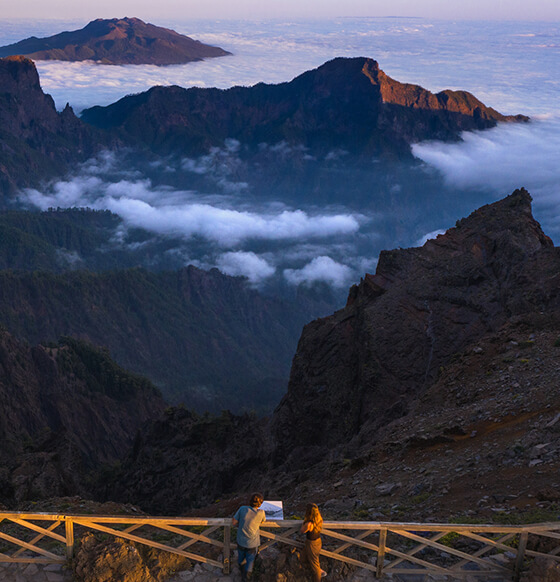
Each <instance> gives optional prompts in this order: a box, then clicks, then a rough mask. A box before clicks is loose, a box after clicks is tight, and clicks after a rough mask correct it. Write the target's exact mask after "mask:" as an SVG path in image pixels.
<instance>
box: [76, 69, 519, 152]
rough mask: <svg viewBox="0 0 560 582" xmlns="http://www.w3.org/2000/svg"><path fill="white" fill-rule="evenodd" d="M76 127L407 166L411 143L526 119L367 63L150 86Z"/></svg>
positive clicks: (163, 146)
mask: <svg viewBox="0 0 560 582" xmlns="http://www.w3.org/2000/svg"><path fill="white" fill-rule="evenodd" d="M82 119H84V121H87V122H88V123H91V124H92V125H95V126H97V127H101V128H118V129H119V131H121V132H122V134H123V135H128V137H129V139H131V140H133V141H135V142H137V143H138V142H140V143H145V144H147V145H148V146H150V147H151V148H153V149H154V150H156V151H159V152H163V153H168V152H170V151H173V150H177V149H179V148H180V149H182V150H184V151H187V152H190V153H197V152H202V151H205V150H206V149H208V148H209V147H211V146H218V145H219V146H221V145H223V143H224V140H225V139H227V138H234V139H236V140H239V141H240V142H241V143H242V144H244V145H248V146H250V147H251V146H252V147H257V148H258V145H259V144H262V143H268V144H273V143H277V142H280V141H285V142H287V143H289V144H297V145H299V146H304V147H307V148H309V149H310V150H311V151H312V152H313V153H317V152H319V153H320V152H329V151H332V149H333V148H343V149H344V150H345V151H348V152H349V153H351V154H355V155H367V156H371V155H384V156H388V157H394V156H398V157H400V156H404V157H405V158H407V157H408V158H411V157H412V156H411V153H410V144H411V143H412V142H416V141H420V140H423V139H443V140H458V139H460V133H461V131H465V130H472V129H486V128H489V127H493V126H495V125H496V123H497V122H499V121H526V120H527V119H528V118H527V117H524V116H516V117H513V116H509V117H508V116H504V115H501V114H500V113H498V112H497V111H494V110H493V109H491V108H489V107H486V106H485V105H484V104H483V103H481V102H480V101H479V100H478V99H476V98H475V97H474V96H473V95H471V94H470V93H467V92H461V91H458V92H454V91H444V92H442V93H438V94H432V93H430V92H429V91H427V90H426V89H423V88H422V87H419V86H418V85H408V84H403V83H399V82H398V81H395V80H394V79H391V78H390V77H388V76H387V75H386V74H385V73H384V72H383V71H381V70H380V69H379V65H378V63H377V62H376V61H374V60H373V59H367V58H353V59H346V58H337V59H334V60H332V61H329V62H327V63H325V64H324V65H322V66H320V67H319V68H317V69H314V70H312V71H307V72H306V73H303V74H302V75H299V76H298V77H296V78H295V79H293V80H292V81H290V82H289V83H280V84H277V85H266V84H264V83H259V84H258V85H255V86H254V87H233V88H231V89H227V90H218V89H201V88H191V89H182V88H180V87H154V88H152V89H150V90H149V91H147V92H145V93H141V94H139V95H132V96H128V97H124V98H123V99H121V100H119V101H117V102H116V103H113V104H112V105H109V106H107V107H92V108H90V109H86V110H85V111H84V112H83V114H82Z"/></svg>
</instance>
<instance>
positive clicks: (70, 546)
mask: <svg viewBox="0 0 560 582" xmlns="http://www.w3.org/2000/svg"><path fill="white" fill-rule="evenodd" d="M65 522H66V523H65V525H66V557H67V558H68V559H69V560H71V559H72V558H73V557H74V522H73V521H72V520H71V519H70V518H68V517H65Z"/></svg>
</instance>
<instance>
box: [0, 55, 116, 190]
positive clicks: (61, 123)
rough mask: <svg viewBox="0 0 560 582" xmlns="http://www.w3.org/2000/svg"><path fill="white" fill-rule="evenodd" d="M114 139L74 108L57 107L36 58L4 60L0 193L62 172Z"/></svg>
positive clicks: (0, 95) (0, 97) (0, 88)
mask: <svg viewBox="0 0 560 582" xmlns="http://www.w3.org/2000/svg"><path fill="white" fill-rule="evenodd" d="M109 143H110V142H109V140H107V139H105V138H104V137H103V136H102V134H101V132H98V131H95V130H92V128H91V127H88V126H86V125H84V124H83V123H82V122H81V121H80V120H79V119H78V118H77V117H76V116H75V115H74V112H73V111H72V108H71V107H69V106H66V108H65V109H64V110H63V111H62V112H57V111H56V108H55V105H54V101H53V99H52V98H51V97H50V95H46V94H45V93H43V91H42V89H41V85H40V83H39V75H38V74H37V69H36V68H35V65H34V64H33V62H32V61H30V60H29V59H27V58H25V57H21V56H15V57H7V58H4V59H0V152H1V156H0V194H2V195H6V194H10V193H13V192H14V190H15V189H16V187H22V186H28V185H31V184H36V183H38V182H39V181H40V180H46V179H48V178H50V177H52V176H55V175H60V174H62V173H64V172H65V171H66V170H67V169H68V168H70V167H71V166H72V164H74V163H75V162H78V161H83V160H85V159H87V158H88V157H90V156H91V155H93V154H94V153H95V152H97V151H99V149H101V148H102V147H104V146H107V145H108V144H109Z"/></svg>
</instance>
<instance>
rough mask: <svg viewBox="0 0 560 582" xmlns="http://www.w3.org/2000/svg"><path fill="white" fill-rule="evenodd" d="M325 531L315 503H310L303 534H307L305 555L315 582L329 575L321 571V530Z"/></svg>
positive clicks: (302, 528)
mask: <svg viewBox="0 0 560 582" xmlns="http://www.w3.org/2000/svg"><path fill="white" fill-rule="evenodd" d="M322 529H323V518H322V517H321V512H320V511H319V508H318V507H317V505H316V504H315V503H309V504H308V505H307V508H306V511H305V517H304V518H303V524H302V526H301V529H300V531H301V533H304V534H305V546H304V554H305V557H306V558H307V561H308V562H309V565H310V566H311V573H312V579H313V582H320V580H321V578H324V577H325V576H326V575H327V573H326V572H325V571H324V570H321V564H320V563H319V554H320V553H321V548H322V545H323V544H322V541H321V530H322Z"/></svg>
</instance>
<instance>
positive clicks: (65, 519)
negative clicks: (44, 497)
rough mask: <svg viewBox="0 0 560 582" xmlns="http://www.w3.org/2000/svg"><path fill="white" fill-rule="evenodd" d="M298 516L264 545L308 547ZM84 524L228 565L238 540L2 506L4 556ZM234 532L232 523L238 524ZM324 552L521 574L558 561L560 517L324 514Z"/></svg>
mask: <svg viewBox="0 0 560 582" xmlns="http://www.w3.org/2000/svg"><path fill="white" fill-rule="evenodd" d="M301 523H302V522H301V521H300V520H278V521H268V522H265V524H263V526H262V527H261V536H262V537H263V538H264V539H265V541H264V543H263V544H262V545H261V547H260V551H261V552H262V551H265V550H266V549H267V548H269V547H271V546H272V545H275V544H282V545H287V546H291V547H294V548H302V547H303V538H302V536H301V535H299V534H298V532H299V528H300V526H301ZM86 531H94V532H100V533H102V534H104V535H105V536H109V537H113V538H120V539H124V540H128V541H130V542H134V543H138V544H143V545H146V546H149V547H152V548H155V549H157V550H160V551H162V552H169V553H172V554H177V555H180V556H183V557H185V558H188V559H189V560H192V561H194V562H202V563H205V564H208V565H210V566H213V567H215V568H217V569H219V570H222V572H223V573H224V574H228V573H229V572H230V568H231V565H230V560H231V555H232V551H233V549H235V547H236V546H235V543H234V541H233V538H232V521H231V519H229V518H216V519H204V518H182V517H131V516H98V515H58V514H50V513H11V512H0V563H2V562H4V563H14V562H18V563H22V562H24V563H41V564H52V563H64V562H65V561H66V560H67V559H71V558H72V557H73V554H74V544H75V539H76V538H77V537H80V536H81V535H82V534H83V533H85V532H86ZM234 532H235V530H234ZM322 536H323V549H322V551H321V555H322V556H324V557H325V558H328V559H330V560H333V561H337V562H342V563H345V564H349V565H351V566H354V567H356V568H363V569H365V570H368V571H370V572H371V573H372V575H373V576H375V577H377V578H383V577H384V576H385V575H386V574H416V575H418V574H421V575H427V574H439V575H441V576H448V577H449V578H452V579H461V578H464V577H466V576H471V577H473V576H474V577H478V578H479V579H480V580H490V579H492V577H500V578H501V579H506V578H512V579H513V580H518V579H519V576H520V572H521V570H522V568H523V565H524V562H525V560H527V559H531V558H535V557H544V558H548V559H552V560H555V561H558V562H560V522H559V523H543V524H532V525H523V526H515V525H507V526H506V525H490V524H489V525H458V524H431V523H430V524H427V523H391V522H367V521H325V522H324V524H323V532H322Z"/></svg>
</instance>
